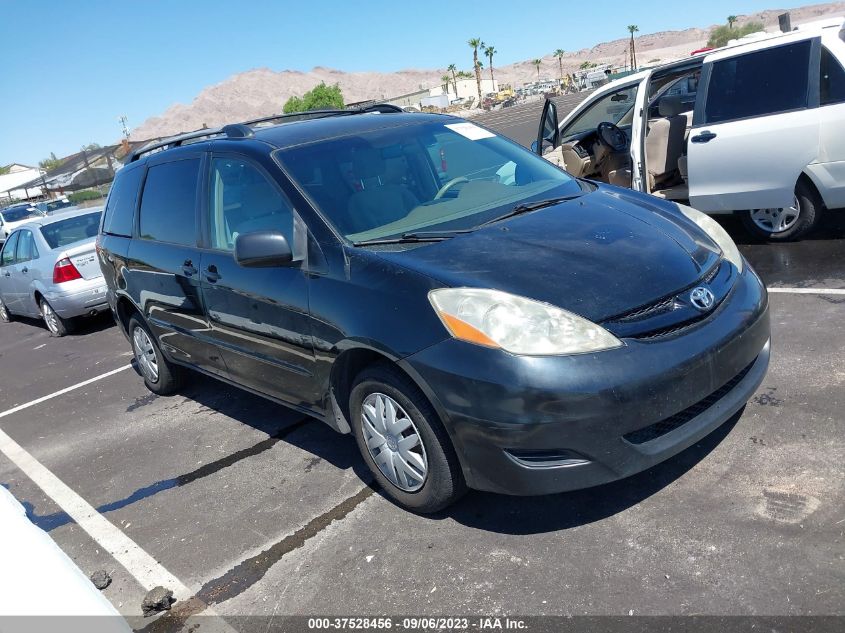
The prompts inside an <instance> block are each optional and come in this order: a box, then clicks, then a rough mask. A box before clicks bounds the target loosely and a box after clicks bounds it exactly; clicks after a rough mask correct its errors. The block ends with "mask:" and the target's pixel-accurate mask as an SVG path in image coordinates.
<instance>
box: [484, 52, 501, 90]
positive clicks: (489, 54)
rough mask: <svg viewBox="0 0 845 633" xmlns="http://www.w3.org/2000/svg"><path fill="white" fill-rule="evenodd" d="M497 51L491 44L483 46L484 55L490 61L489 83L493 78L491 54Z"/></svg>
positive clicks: (492, 81)
mask: <svg viewBox="0 0 845 633" xmlns="http://www.w3.org/2000/svg"><path fill="white" fill-rule="evenodd" d="M497 52H498V51H496V49H495V48H494V47H492V46H485V47H484V56H485V57H487V60H488V61H489V62H490V83H494V80H493V55H495V54H496V53H497Z"/></svg>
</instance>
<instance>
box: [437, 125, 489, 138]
mask: <svg viewBox="0 0 845 633" xmlns="http://www.w3.org/2000/svg"><path fill="white" fill-rule="evenodd" d="M446 127H447V128H449V129H450V130H452V131H453V132H457V133H458V134H460V135H461V136H465V137H466V138H468V139H469V140H471V141H479V140H481V139H483V138H493V137H494V136H496V135H495V134H493V132H489V131H487V130H485V129H484V128H483V127H478V126H477V125H474V124H473V123H466V122H464V123H448V124H446Z"/></svg>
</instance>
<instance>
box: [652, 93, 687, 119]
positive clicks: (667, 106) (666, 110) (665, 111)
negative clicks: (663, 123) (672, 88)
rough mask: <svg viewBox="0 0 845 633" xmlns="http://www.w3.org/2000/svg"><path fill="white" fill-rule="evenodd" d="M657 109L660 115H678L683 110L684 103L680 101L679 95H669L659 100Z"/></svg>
mask: <svg viewBox="0 0 845 633" xmlns="http://www.w3.org/2000/svg"><path fill="white" fill-rule="evenodd" d="M657 111H658V113H659V114H660V116H678V115H679V114H680V113H681V112H683V111H684V104H683V103H681V98H680V97H677V96H675V95H669V96H666V97H663V98H662V99H661V100H660V105H659V106H658V107H657Z"/></svg>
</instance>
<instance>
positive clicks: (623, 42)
mask: <svg viewBox="0 0 845 633" xmlns="http://www.w3.org/2000/svg"><path fill="white" fill-rule="evenodd" d="M784 11H785V9H769V10H767V11H762V12H760V13H755V14H752V15H740V16H738V17H739V24H740V25H741V24H743V23H745V22H750V21H758V22H763V24H764V25H765V26H766V27H767V28H769V29H771V28H772V27H774V28H776V27H777V16H778V15H779V14H781V13H783V12H784ZM789 11H790V13H791V14H792V22H793V24H798V23H802V22H809V21H812V20H815V19H819V18H823V17H829V16H834V15H845V2H832V3H827V4H817V5H811V6H805V7H800V8H797V9H789ZM710 28H712V27H710ZM710 28H689V29H686V30H683V31H663V32H660V33H647V34H643V35H640V36H639V37H637V38H636V49H637V61H638V62H639V63H640V64H641V65H642V64H649V63H658V62H660V61H665V60H670V59H676V58H678V57H683V56H685V55H688V54H689V53H690V51H693V50H695V49H697V48H701V47H702V46H704V45H705V44H706V42H707V38H708V34H709V32H710ZM628 41H629V40H628V39H627V38H620V39H618V40H613V41H611V42H604V43H601V44H597V45H596V46H593V47H592V48H585V49H581V50H579V51H573V52H569V53H567V54H566V55H564V56H563V59H562V60H561V61H562V62H563V70H564V72H572V71H574V70H577V69H578V67H579V66H580V65H581V64H582V63H583V62H585V61H590V62H596V63H605V62H607V63H611V64H614V65H621V64H624V63H625V58H626V55H627V51H628ZM563 43H564V44H565V42H563ZM468 54H469V53H468ZM542 59H543V64H542V65H541V68H540V75H541V77H544V78H545V77H547V78H554V77H557V76H558V74H559V65H558V60H557V58H556V57H553V56H552V55H551V54H547V55H546V56H544V57H543V58H542ZM450 61H451V60H450ZM494 63H495V58H494ZM445 72H446V71H445V69H442V68H441V69H434V70H402V71H399V72H394V73H376V72H365V73H347V72H343V71H341V70H335V69H332V68H322V67H316V68H313V69H312V70H310V71H308V72H300V71H296V70H283V71H274V70H271V69H269V68H256V69H253V70H248V71H246V72H243V73H238V74H237V75H233V76H232V77H229V78H228V79H226V80H225V81H223V82H221V83H219V84H216V85H213V86H209V87H207V88H205V89H203V90H202V91H201V92H200V93H199V94H198V95H197V96H196V97H195V98H194V100H193V101H192V102H191V103H189V104H182V103H177V104H174V105H172V106H170V107H169V108H168V109H167V110H165V111H164V112H163V113H162V114H161V115H159V116H154V117H151V118H149V119H147V120H146V121H144V122H143V123H141V124H140V125H139V126H138V127H136V128H135V130H133V133H132V138H133V139H139V140H140V139H147V138H156V137H160V136H165V135H170V134H177V133H179V132H185V131H189V130H195V129H198V128H201V127H203V125H207V126H209V127H213V126H216V125H221V124H223V123H225V122H230V121H243V120H246V119H250V118H257V117H260V116H266V115H270V114H276V113H278V112H281V109H282V105H283V104H284V102H285V101H286V100H287V99H288V97H290V96H292V95H300V96H301V95H302V94H304V93H305V92H307V91H308V90H310V89H311V88H313V87H314V86H315V85H317V84H319V83H320V82H321V81H324V82H326V84H335V83H337V84H339V85H340V87H341V89H342V90H343V95H344V97H345V98H346V100H347V102H354V101H363V100H366V99H384V98H389V97H395V96H398V95H401V94H404V93H408V92H414V91H416V90H419V89H420V88H429V87H432V86H436V85H438V84H439V83H440V77H441V76H442V75H443V74H444V73H445ZM484 72H485V76H486V73H487V72H488V71H487V70H486V69H485V71H484ZM494 72H495V76H496V79H497V80H498V81H499V82H500V83H511V84H514V85H515V86H518V85H521V84H523V83H524V82H527V81H532V80H534V79H536V77H537V70H536V68H535V66H534V64H532V63H531V62H530V61H529V60H526V61H523V62H518V63H516V64H510V65H507V66H502V67H498V66H496V67H495V68H494Z"/></svg>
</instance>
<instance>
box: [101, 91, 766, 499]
mask: <svg viewBox="0 0 845 633" xmlns="http://www.w3.org/2000/svg"><path fill="white" fill-rule="evenodd" d="M379 109H380V110H382V111H381V112H380V113H379V112H362V111H338V112H318V113H311V114H310V115H309V116H308V117H304V120H302V119H303V117H293V118H285V117H279V118H278V120H275V121H273V123H274V124H272V125H265V126H263V127H262V125H261V124H254V125H245V124H235V125H229V126H225V127H224V128H222V129H219V130H203V131H202V132H199V133H195V134H191V135H185V136H182V137H175V138H173V139H168V140H165V141H163V142H161V143H158V144H156V145H153V146H149V147H147V148H145V149H143V150H141V151H140V152H137V153H135V154H133V155H132V156H131V157H130V158H129V159H128V161H127V164H126V165H125V166H124V167H123V168H122V169H120V171H119V172H118V175H117V177H116V179H115V182H114V185H113V187H112V190H111V193H110V195H109V198H108V201H107V204H106V209H105V212H104V214H103V220H102V225H101V227H100V234H99V237H98V243H97V251H98V256H99V260H100V265H101V267H102V269H103V273H104V275H105V277H106V280H107V282H108V287H109V290H108V300H109V303H110V305H111V308H112V310H113V312H114V315H115V318H116V320H117V322H118V323H119V324H120V327H121V328H122V329H123V331H124V332H125V333H126V335H127V337H128V339H129V341H130V342H131V345H132V348H133V351H134V354H135V359H136V361H137V366H138V370H139V372H140V373H141V374H142V376H143V378H144V381H145V382H146V384H147V386H148V387H149V388H150V389H151V390H152V391H154V392H155V393H158V394H167V393H171V392H173V391H174V390H175V389H177V388H178V386H179V383H180V379H181V378H182V376H183V373H184V369H185V368H190V369H193V370H196V371H200V372H203V373H205V374H209V375H211V376H214V377H216V378H219V379H221V380H224V381H227V382H230V383H233V384H235V385H238V386H240V387H242V388H244V389H246V390H248V391H251V392H254V393H256V394H260V395H262V396H265V397H268V398H270V399H273V400H276V401H278V402H282V403H284V404H286V405H288V406H290V407H293V408H294V409H297V410H299V411H302V412H304V413H307V414H308V415H311V416H313V417H315V418H318V419H320V420H323V421H324V422H326V423H327V424H328V425H330V426H331V427H333V428H334V429H336V430H337V431H339V432H341V433H350V432H351V433H353V434H354V436H355V439H356V441H357V443H358V446H359V448H360V450H361V453H362V455H363V457H364V460H365V461H366V463H367V464H368V466H369V468H370V470H371V471H372V473H373V475H374V477H375V478H376V480H377V481H378V483H379V484H380V486H381V487H382V488H383V490H384V491H385V493H386V494H388V495H389V496H390V497H392V498H393V499H394V500H395V501H397V502H398V503H400V504H401V505H403V506H404V507H406V508H409V509H413V510H415V511H418V512H432V511H435V510H438V509H440V508H443V507H445V506H446V505H448V504H449V503H451V502H452V501H454V500H455V499H457V498H458V497H459V496H460V494H461V493H462V492H464V491H465V490H466V488H467V487H469V488H476V489H481V490H490V491H495V492H500V493H507V494H544V493H552V492H559V491H564V490H571V489H576V488H583V487H587V486H593V485H596V484H600V483H604V482H608V481H611V480H614V479H618V478H621V477H625V476H627V475H630V474H632V473H635V472H638V471H640V470H643V469H645V468H648V467H650V466H652V465H654V464H656V463H658V462H660V461H662V460H664V459H666V458H668V457H670V456H672V455H674V454H676V453H678V452H679V451H681V450H683V449H684V448H686V447H688V446H690V445H691V444H693V443H694V442H696V441H698V440H699V439H700V438H702V437H703V436H705V435H706V434H708V433H710V432H711V431H712V430H713V429H715V428H716V427H718V426H719V425H720V424H722V423H723V422H724V421H725V420H727V419H728V418H729V417H731V416H732V415H734V414H735V413H736V412H737V411H739V410H740V409H741V408H742V407H743V406H744V405H745V403H746V401H747V400H748V399H749V398H750V396H751V394H752V393H753V392H754V391H755V390H756V388H757V387H758V386H759V385H760V383H761V381H762V380H763V377H764V375H765V373H766V369H767V366H768V362H769V318H768V299H767V295H766V290H765V288H764V286H763V285H762V284H761V282H760V280H759V278H758V277H757V276H756V274H755V273H754V271H752V270H751V268H750V267H749V266H748V263H747V262H746V261H745V260H744V259H743V258H742V256H741V255H740V253H739V251H738V250H737V248H736V246H735V245H734V244H733V242H732V241H731V239H730V237H729V236H728V235H727V234H726V233H725V231H724V230H723V229H722V228H721V227H720V226H719V225H718V224H717V223H716V222H714V221H713V220H712V219H711V218H709V217H708V216H706V215H703V214H701V213H699V212H697V211H695V210H693V209H691V208H689V207H685V206H682V205H678V204H676V203H672V202H669V201H665V200H660V199H657V198H654V197H651V196H649V195H645V194H641V193H636V192H632V191H630V190H625V189H621V188H617V187H613V186H610V185H605V184H597V183H594V182H591V181H587V180H582V179H576V178H573V177H572V176H570V175H568V174H567V173H566V172H564V171H562V170H560V169H558V168H557V167H555V166H554V165H552V164H551V163H549V162H547V161H546V160H544V159H542V158H540V157H538V156H536V155H535V154H532V153H531V152H530V151H528V150H526V149H524V148H522V147H520V146H519V145H517V144H515V143H513V142H511V141H509V140H507V139H505V138H502V137H501V136H498V135H496V134H495V133H493V132H491V131H489V130H487V129H485V128H483V127H481V126H479V125H475V124H473V123H471V122H468V121H464V120H461V119H459V118H455V117H451V116H442V115H429V114H409V113H393V112H390V111H389V108H379Z"/></svg>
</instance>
